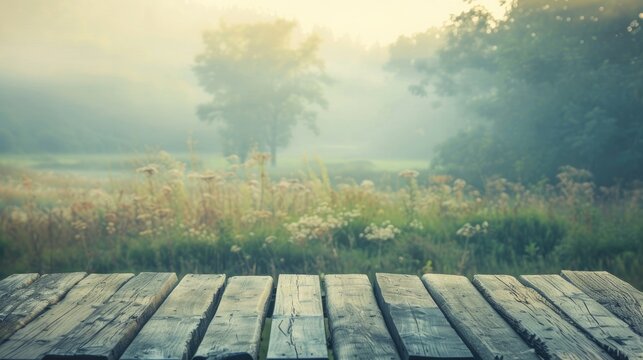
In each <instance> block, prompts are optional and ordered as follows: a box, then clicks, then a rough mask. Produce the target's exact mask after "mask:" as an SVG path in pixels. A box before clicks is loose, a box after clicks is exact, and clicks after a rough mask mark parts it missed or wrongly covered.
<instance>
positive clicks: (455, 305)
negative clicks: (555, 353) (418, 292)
mask: <svg viewBox="0 0 643 360" xmlns="http://www.w3.org/2000/svg"><path fill="white" fill-rule="evenodd" d="M422 281H423V282H424V285H425V286H426V288H427V289H428V290H429V292H430V293H431V296H433V299H435V302H436V303H437V304H438V306H439V307H440V309H441V310H442V311H443V312H444V314H445V315H446V317H447V318H448V319H449V321H450V322H451V324H452V325H453V327H454V328H455V329H456V330H457V331H458V333H459V334H460V336H462V340H464V342H465V343H466V344H467V345H469V348H470V349H471V350H473V352H474V353H475V354H476V356H477V358H479V359H482V360H496V359H504V360H537V359H539V357H538V356H537V355H536V352H535V351H534V349H532V348H530V347H529V346H528V345H527V344H526V343H525V342H524V341H523V340H522V338H521V337H520V336H519V335H518V334H517V333H516V332H515V331H514V330H513V329H512V328H511V326H509V324H507V322H506V321H505V320H504V319H503V318H502V317H501V316H500V315H499V314H498V313H497V312H496V311H495V310H494V309H493V308H492V307H491V305H489V303H488V302H487V301H486V300H485V299H484V298H483V297H482V295H480V293H479V292H478V291H477V290H476V288H475V287H474V286H473V285H472V284H471V282H470V281H469V280H468V279H467V278H466V277H464V276H458V275H440V274H426V275H424V276H423V277H422Z"/></svg>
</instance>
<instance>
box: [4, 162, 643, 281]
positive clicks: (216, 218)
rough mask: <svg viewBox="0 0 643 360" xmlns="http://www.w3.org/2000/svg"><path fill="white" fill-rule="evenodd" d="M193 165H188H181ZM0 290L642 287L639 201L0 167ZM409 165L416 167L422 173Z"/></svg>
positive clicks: (417, 181) (234, 170) (249, 171)
mask: <svg viewBox="0 0 643 360" xmlns="http://www.w3.org/2000/svg"><path fill="white" fill-rule="evenodd" d="M191 162H192V163H193V164H194V165H190V163H191ZM1 163H2V165H1V169H2V177H1V180H0V204H1V208H0V209H1V210H0V260H1V261H2V264H3V266H2V269H1V272H2V274H3V275H5V274H8V273H14V272H24V271H40V272H52V271H71V270H80V269H84V270H88V271H100V272H110V271H144V270H157V271H169V270H171V271H176V272H179V273H187V272H225V273H228V274H255V273H260V274H273V275H277V274H279V273H282V272H289V273H292V272H296V273H333V272H342V273H350V272H365V273H373V272H376V271H388V272H401V273H417V274H420V273H424V272H444V273H458V274H466V275H470V274H473V273H489V272H493V273H508V274H525V273H556V272H558V271H560V270H561V269H602V270H608V271H610V272H613V273H614V274H616V275H617V276H619V277H622V278H624V279H626V280H628V281H630V282H632V283H633V284H634V285H635V286H638V287H639V288H640V287H641V286H643V283H642V281H643V279H641V277H640V274H641V273H642V272H643V264H642V263H641V260H642V259H643V241H641V239H642V238H643V224H642V223H641V221H640V219H641V216H642V215H643V211H641V209H642V208H641V206H642V204H643V191H642V189H641V188H636V187H628V188H624V187H618V186H613V187H609V188H607V187H597V186H595V185H594V183H593V182H592V181H591V175H590V174H588V173H587V172H585V171H582V170H578V169H574V168H569V167H567V168H563V169H561V172H560V174H559V175H558V177H557V181H556V182H553V183H547V182H541V183H538V184H535V185H526V184H520V183H515V182H510V181H507V180H505V179H502V178H494V179H490V180H488V181H487V182H486V183H485V184H484V186H483V187H475V186H472V185H470V184H467V183H466V182H465V181H463V180H460V179H456V178H453V177H450V176H448V175H441V174H430V173H428V172H427V171H426V170H423V171H414V170H413V169H417V170H422V169H423V168H424V167H426V166H425V165H424V163H423V162H421V161H397V160H379V161H359V160H343V161H340V160H339V159H327V160H325V161H323V162H322V161H320V160H315V159H312V160H308V161H304V160H303V159H296V158H292V159H288V158H284V159H283V161H282V163H281V164H280V165H279V166H278V167H277V168H275V169H272V168H270V166H269V165H268V164H266V158H265V156H263V155H262V154H256V155H255V156H253V157H252V159H251V160H250V161H248V162H247V163H244V164H240V163H237V162H234V161H232V162H230V161H228V160H226V159H224V158H222V157H221V156H216V155H205V156H199V157H191V156H190V155H189V154H179V156H176V157H174V156H172V155H170V154H167V153H150V154H145V155H143V156H132V155H65V156H33V155H30V156H26V155H21V156H11V157H4V158H3V159H2V161H1ZM423 165H424V166H423Z"/></svg>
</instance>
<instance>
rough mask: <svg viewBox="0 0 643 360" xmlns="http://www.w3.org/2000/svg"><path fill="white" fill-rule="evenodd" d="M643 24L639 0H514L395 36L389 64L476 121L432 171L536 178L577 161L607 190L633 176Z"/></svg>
mask: <svg viewBox="0 0 643 360" xmlns="http://www.w3.org/2000/svg"><path fill="white" fill-rule="evenodd" d="M642 21H643V4H642V3H641V2H640V1H638V0H583V1H580V0H576V1H568V0H565V1H562V0H517V1H515V2H514V3H513V4H512V6H511V8H510V9H509V12H508V13H507V15H506V17H503V18H500V19H497V18H494V17H493V16H492V15H491V14H490V13H489V12H488V11H487V10H485V9H484V8H482V7H474V8H472V9H471V10H469V11H467V12H464V13H462V14H460V15H458V16H456V17H454V18H453V21H452V23H451V24H450V25H449V26H447V27H446V28H444V29H440V30H436V29H431V30H429V31H427V32H426V33H422V34H418V35H415V36H413V37H407V38H404V37H403V38H400V40H398V42H397V43H395V44H394V45H393V46H392V47H391V52H390V53H391V58H390V61H389V64H388V66H389V68H391V69H393V70H395V71H398V72H400V73H412V74H415V78H416V79H418V81H416V82H415V84H414V85H412V86H411V90H412V91H413V92H414V93H415V94H417V95H426V94H427V92H429V91H433V92H435V93H437V94H439V95H441V96H457V97H459V98H460V99H461V100H462V102H463V103H464V104H466V108H467V109H468V110H469V111H470V112H469V113H470V114H471V118H472V121H471V123H470V126H469V127H468V128H467V129H465V130H464V131H462V132H461V133H460V134H459V135H458V136H456V137H454V138H451V139H449V140H448V141H446V142H445V143H443V144H442V146H441V147H440V148H439V151H438V155H437V157H436V158H435V159H434V161H433V164H434V165H433V166H434V167H435V168H437V169H442V170H444V171H445V172H448V173H451V174H454V175H459V176H462V177H465V178H468V179H471V180H474V181H475V180H482V179H483V178H485V177H489V176H492V175H501V176H505V177H508V178H513V179H518V180H527V181H537V180H540V179H542V178H543V177H553V176H554V175H555V174H556V172H557V170H558V169H559V167H561V166H564V165H572V166H575V167H580V168H584V169H587V170H590V171H591V172H592V173H594V174H595V175H596V178H597V180H598V181H599V182H602V183H605V182H611V181H614V180H617V179H622V180H635V179H640V178H641V176H643V115H642V113H643V59H642V58H641V56H642V55H643V38H641V36H642V32H641V24H640V23H641V22H642ZM436 43H437V44H438V45H439V46H438V49H437V50H436V51H427V49H430V48H431V46H436V45H435V44H436Z"/></svg>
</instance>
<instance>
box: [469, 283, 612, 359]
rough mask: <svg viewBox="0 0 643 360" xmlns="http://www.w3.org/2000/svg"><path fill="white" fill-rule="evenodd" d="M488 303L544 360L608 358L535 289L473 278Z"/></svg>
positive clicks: (516, 284) (519, 284)
mask: <svg viewBox="0 0 643 360" xmlns="http://www.w3.org/2000/svg"><path fill="white" fill-rule="evenodd" d="M473 283H474V284H475V285H476V286H477V287H478V289H479V290H480V292H481V293H482V295H483V296H484V297H485V298H486V299H487V301H489V303H490V304H491V305H492V306H493V307H494V308H495V309H496V310H497V311H498V312H499V313H500V314H501V315H502V316H504V317H505V319H506V320H507V321H508V322H509V324H511V326H513V328H514V329H515V330H516V331H517V332H518V334H520V335H521V336H522V337H523V339H525V340H526V341H527V342H528V343H529V344H530V345H531V346H533V347H534V348H535V349H536V352H537V353H538V354H540V355H541V356H542V357H544V358H545V359H561V360H562V359H575V360H576V359H578V360H580V359H592V360H593V359H611V357H610V356H609V355H608V354H607V353H606V352H605V351H603V350H602V349H601V348H600V347H598V345H596V344H594V342H592V341H591V340H590V339H589V338H587V337H586V336H585V334H583V333H582V332H581V331H580V330H579V329H577V328H576V327H575V326H574V325H572V324H570V323H569V322H567V321H566V320H565V319H563V318H562V317H561V316H559V315H558V313H556V311H554V310H553V309H552V307H550V306H549V305H548V304H547V303H546V301H547V300H545V299H544V298H543V297H542V296H540V295H539V294H538V293H537V292H536V291H535V290H533V289H530V288H528V287H526V286H524V285H522V284H521V283H520V282H519V281H518V280H517V279H516V278H514V277H513V276H509V275H475V276H474V277H473Z"/></svg>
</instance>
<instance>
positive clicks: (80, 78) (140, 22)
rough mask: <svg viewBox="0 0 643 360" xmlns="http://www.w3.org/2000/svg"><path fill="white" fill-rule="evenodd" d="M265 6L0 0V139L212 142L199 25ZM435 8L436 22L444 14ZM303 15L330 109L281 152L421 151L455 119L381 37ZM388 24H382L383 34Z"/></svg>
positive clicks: (41, 145) (121, 148) (111, 145)
mask: <svg viewBox="0 0 643 360" xmlns="http://www.w3.org/2000/svg"><path fill="white" fill-rule="evenodd" d="M272 14H274V12H273V13H272ZM272 14H267V13H266V11H262V10H261V9H257V10H256V11H253V10H251V9H249V8H246V9H241V8H238V7H230V6H217V4H216V3H215V4H212V3H210V4H208V3H199V2H185V1H178V0H161V1H156V0H155V1H148V0H136V1H108V2H87V1H73V0H71V1H70V0H65V1H9V2H5V3H4V4H3V12H2V15H0V16H1V17H2V21H1V22H0V53H1V54H2V56H1V57H0V102H1V106H0V108H1V110H0V111H1V113H0V114H1V115H0V126H1V127H2V128H3V130H4V134H5V135H4V136H3V138H2V141H3V142H5V144H3V145H2V146H1V147H0V148H2V149H3V150H4V151H8V152H14V153H25V152H26V153H30V152H42V151H46V152H130V151H143V150H145V149H150V148H152V149H165V150H169V151H186V150H187V146H186V142H187V140H188V138H190V137H192V138H193V139H194V140H195V142H196V143H197V146H196V147H197V149H198V150H200V151H208V152H210V151H217V150H220V144H219V138H218V136H217V131H216V127H215V126H213V125H208V124H207V123H204V122H202V121H200V120H199V119H198V117H197V116H196V110H195V109H196V106H197V105H198V104H199V103H200V102H203V101H204V99H206V98H207V94H206V93H205V92H204V91H203V90H202V89H201V88H199V86H198V84H197V80H196V78H195V75H194V73H193V72H192V66H193V63H194V57H195V56H196V54H197V53H198V52H199V51H200V50H201V49H202V47H203V45H202V32H203V31H204V30H207V29H215V28H217V27H218V26H219V24H220V23H221V22H225V23H252V22H257V21H267V20H271V19H273V15H272ZM286 15H288V14H286ZM441 15H442V19H440V20H442V21H444V20H446V18H447V17H448V12H442V13H441ZM295 20H297V19H295ZM313 21H314V19H313ZM305 25H306V26H299V28H298V30H297V31H298V32H300V33H302V35H308V34H310V33H314V34H317V35H318V36H320V37H321V39H322V41H321V45H320V57H321V58H322V60H323V61H324V63H325V66H326V72H327V74H328V76H329V77H330V78H331V81H332V82H331V85H330V86H328V87H327V90H326V97H327V99H328V103H329V107H328V109H327V110H324V111H321V112H319V114H318V120H317V126H318V128H319V130H320V131H319V135H318V136H316V135H314V134H313V133H311V132H310V131H308V130H307V129H306V128H305V127H304V126H299V127H298V128H297V129H296V130H295V135H294V136H293V141H292V143H291V145H290V146H289V147H287V148H286V149H285V151H286V153H288V154H292V155H299V154H303V153H306V154H317V155H323V156H351V157H360V158H364V157H369V156H377V157H392V158H395V157H414V158H428V155H429V154H430V153H431V151H432V149H433V147H434V146H435V144H437V143H438V142H440V141H441V140H444V139H445V138H446V137H448V136H449V135H450V134H452V133H453V132H454V131H455V129H457V128H458V124H459V123H460V122H459V120H458V119H459V118H460V116H458V115H457V111H456V110H455V108H454V107H452V106H449V105H448V102H447V101H444V100H442V101H441V103H442V106H436V104H437V102H436V101H432V100H431V99H427V98H418V97H415V96H413V95H412V94H410V93H409V92H408V91H407V90H406V88H407V86H408V83H409V82H408V81H407V79H404V78H400V77H399V76H396V75H395V74H393V73H391V72H388V71H386V70H385V69H384V65H385V63H386V62H387V60H388V50H387V45H388V44H380V43H379V42H378V41H377V40H378V39H366V40H364V39H359V38H358V35H355V33H352V34H351V33H346V32H341V30H340V31H339V32H337V31H335V30H334V29H330V28H325V27H322V26H321V25H317V24H314V23H312V22H308V23H306V24H305ZM305 28H306V29H308V31H306V30H305ZM349 30H350V29H349ZM394 33H395V29H387V36H388V37H386V36H384V38H392V36H393V35H392V34H394Z"/></svg>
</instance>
